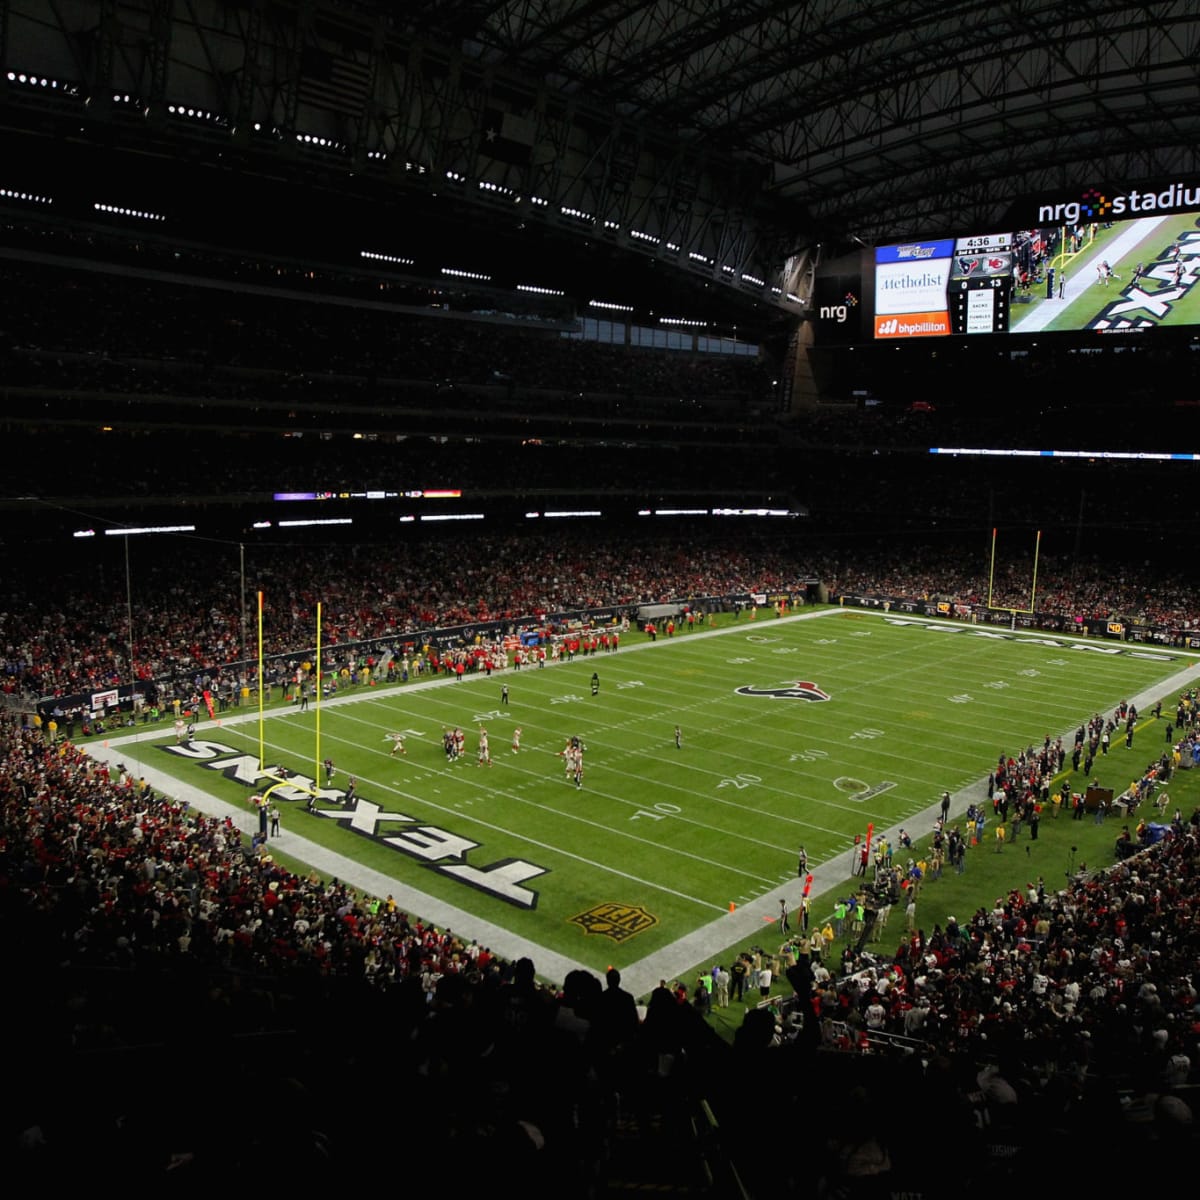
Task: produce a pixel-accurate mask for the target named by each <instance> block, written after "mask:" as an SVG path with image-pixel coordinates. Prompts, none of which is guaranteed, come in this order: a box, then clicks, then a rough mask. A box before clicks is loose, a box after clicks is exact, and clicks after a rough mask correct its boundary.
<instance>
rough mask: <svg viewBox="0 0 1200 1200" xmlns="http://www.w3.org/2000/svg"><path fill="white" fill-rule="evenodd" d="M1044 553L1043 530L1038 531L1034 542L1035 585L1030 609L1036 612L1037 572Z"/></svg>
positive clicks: (1032, 590) (1030, 593) (1031, 594)
mask: <svg viewBox="0 0 1200 1200" xmlns="http://www.w3.org/2000/svg"><path fill="white" fill-rule="evenodd" d="M1041 553H1042V531H1041V530H1040V529H1039V530H1038V531H1037V539H1036V541H1035V542H1034V543H1033V586H1032V587H1031V588H1030V589H1029V611H1030V612H1034V611H1035V610H1036V608H1037V603H1036V601H1037V573H1038V558H1039V556H1040V555H1041Z"/></svg>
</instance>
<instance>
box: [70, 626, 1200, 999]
mask: <svg viewBox="0 0 1200 1200" xmlns="http://www.w3.org/2000/svg"><path fill="white" fill-rule="evenodd" d="M725 620H726V624H724V625H722V626H720V627H718V628H716V629H709V630H704V631H702V632H693V633H689V634H677V635H676V636H675V637H673V638H669V639H668V638H665V637H659V638H658V640H657V641H656V642H653V643H651V642H649V641H647V640H645V638H644V635H642V634H640V633H638V632H636V631H633V630H631V631H630V633H629V634H628V635H627V637H626V638H625V639H624V640H623V643H622V646H621V649H620V650H619V651H617V652H616V653H609V654H600V655H594V656H588V657H578V658H576V659H575V660H574V661H572V662H561V663H557V664H553V665H550V666H547V667H546V668H545V669H541V670H539V669H536V668H531V667H525V668H523V669H521V670H519V671H516V670H507V671H504V672H502V673H497V674H494V675H492V676H490V677H488V676H482V675H481V676H477V677H476V676H468V677H467V678H465V679H464V680H463V681H462V682H456V681H454V680H453V679H445V680H443V679H437V680H428V681H423V682H417V683H410V684H407V685H396V686H392V687H375V688H365V687H360V688H358V689H357V690H355V691H352V692H350V693H348V694H343V695H340V696H337V697H336V698H333V699H328V700H325V701H323V702H322V703H321V704H319V705H318V704H316V703H315V702H314V703H313V704H312V705H311V706H310V707H309V709H308V710H307V711H304V712H301V711H299V710H298V709H297V708H296V707H295V706H284V707H277V708H274V709H269V710H267V712H266V714H265V716H264V717H263V718H262V719H261V721H260V717H259V714H258V713H257V711H254V712H248V711H247V710H246V709H244V708H243V709H242V710H240V711H236V712H235V711H233V710H231V712H229V713H227V714H224V716H223V717H221V718H220V719H219V720H216V721H211V722H205V723H204V724H203V725H201V726H199V727H198V730H197V735H196V738H195V741H194V742H193V743H192V744H191V745H180V744H177V742H176V738H175V736H174V733H173V732H168V733H167V734H166V736H164V732H163V731H159V732H156V733H149V732H142V731H138V732H136V733H134V734H132V735H128V736H126V737H123V738H113V739H111V740H110V742H108V743H107V744H106V746H105V748H104V749H101V748H99V747H95V746H93V747H92V749H93V751H94V752H96V753H98V754H101V755H102V756H104V757H107V758H109V759H110V760H112V761H114V762H115V761H117V760H120V761H122V762H124V763H127V764H132V765H131V770H132V771H133V773H134V774H135V775H136V774H139V773H140V774H144V775H145V776H146V778H147V779H148V780H149V781H150V782H151V783H152V784H154V785H155V786H159V787H162V788H163V789H164V790H166V791H168V792H169V793H173V794H182V795H186V796H188V797H191V798H192V801H193V803H195V804H196V805H197V807H200V808H203V809H205V810H207V811H215V812H225V811H232V812H236V813H237V814H238V817H239V820H240V823H242V824H243V826H244V827H245V828H247V829H249V828H251V827H252V826H253V827H256V824H257V822H256V818H255V817H254V815H253V813H252V810H251V807H250V804H249V797H250V796H251V795H252V794H256V793H262V792H264V790H265V789H266V788H268V787H270V786H271V785H273V784H275V783H277V782H278V780H279V778H280V777H281V776H280V774H279V772H278V771H277V767H279V766H283V767H285V768H286V769H287V771H288V773H289V778H288V779H287V780H286V782H285V783H284V785H283V786H282V787H278V788H275V790H273V791H272V792H271V793H270V799H271V800H272V801H273V802H274V803H276V804H277V806H278V807H279V809H280V812H281V826H282V835H281V837H280V838H278V839H276V840H273V841H271V842H270V843H269V848H271V849H273V850H275V851H276V852H278V853H280V854H283V855H287V856H288V857H289V858H293V859H298V860H300V861H303V862H312V863H315V864H316V865H317V866H318V867H319V868H320V869H321V870H322V872H323V873H324V872H329V873H333V874H338V875H339V877H341V878H343V879H347V880H348V881H350V882H351V883H355V884H356V885H357V886H362V887H365V888H367V889H368V890H370V891H373V892H374V893H375V894H377V895H386V894H387V893H392V894H394V895H395V896H396V898H397V900H398V902H399V903H401V906H402V907H405V908H406V909H407V910H408V911H411V912H413V913H414V914H416V915H421V916H424V917H426V918H429V919H432V920H435V921H436V922H437V923H439V924H442V925H445V924H449V925H451V926H452V927H453V928H454V929H455V931H456V932H459V933H460V934H462V935H463V936H466V937H478V938H479V940H480V941H481V942H485V943H487V944H489V945H491V946H492V948H493V949H495V950H497V951H498V952H500V953H503V954H516V953H528V954H530V955H531V957H533V958H534V961H535V963H536V964H537V966H538V969H539V970H540V971H541V972H543V973H544V974H547V975H549V976H551V977H561V970H560V969H559V968H561V967H563V966H564V964H567V965H569V964H578V965H580V966H583V967H586V968H588V969H590V970H593V971H597V972H603V970H604V969H605V967H606V966H608V965H609V964H612V963H616V964H618V965H620V966H621V968H622V970H623V971H624V972H626V974H627V975H628V980H627V982H628V983H629V984H631V985H633V986H634V987H635V989H637V990H640V985H641V984H642V983H644V982H645V981H646V980H649V983H648V984H646V986H647V987H652V986H653V984H654V983H655V982H657V979H658V978H659V977H663V976H669V975H672V974H675V973H676V972H677V971H678V970H679V969H681V968H682V967H685V966H690V965H691V964H693V963H696V962H700V961H702V960H704V959H705V958H706V957H709V956H711V955H712V954H714V953H716V952H717V951H718V950H720V949H723V948H725V947H727V946H732V945H742V946H744V945H746V944H748V943H747V939H754V938H755V937H757V936H759V931H760V930H761V929H762V928H763V926H764V925H765V924H766V923H768V922H769V921H770V920H772V919H773V918H774V917H775V916H776V915H777V912H778V902H779V899H780V898H786V899H787V901H788V905H789V908H793V909H794V908H795V907H796V905H797V904H798V902H799V899H800V895H801V889H802V886H803V881H802V880H800V879H798V878H797V856H798V851H799V849H800V847H801V846H802V845H803V846H804V847H805V849H806V851H807V854H808V861H809V869H810V871H811V872H812V875H813V884H812V895H813V897H814V899H813V911H814V914H815V915H818V916H823V915H824V914H825V913H826V912H827V911H828V907H829V900H828V899H826V901H825V902H824V903H822V899H821V897H822V894H823V893H824V892H827V891H828V890H829V889H831V888H834V887H836V886H838V885H839V884H840V883H842V882H844V880H845V879H846V878H847V877H848V876H849V874H850V851H851V847H852V845H853V840H854V836H855V835H856V834H862V835H865V834H866V832H867V828H868V825H870V826H873V830H874V833H875V835H876V836H878V835H879V834H880V833H889V832H890V833H895V832H896V831H897V830H898V829H899V828H900V827H907V829H908V831H909V832H910V833H911V834H912V835H913V837H914V838H921V837H924V836H926V835H927V834H928V833H929V830H930V827H931V825H932V818H933V815H934V813H935V812H936V806H937V802H938V800H939V798H940V796H941V794H942V792H943V791H944V790H949V791H950V792H952V793H954V794H955V806H954V811H955V812H956V813H958V812H961V810H962V809H963V808H964V807H965V805H966V795H965V789H969V788H975V789H977V788H978V785H979V781H980V780H981V779H982V778H983V777H985V776H986V774H987V772H988V770H989V768H990V767H991V766H992V765H993V764H994V762H995V760H996V757H997V755H998V754H1000V753H1001V752H1004V753H1005V754H1009V753H1012V754H1016V753H1017V752H1018V751H1019V750H1020V749H1021V748H1022V747H1024V746H1027V745H1029V744H1031V743H1035V744H1037V745H1039V746H1040V745H1041V742H1042V740H1043V738H1044V737H1045V735H1047V734H1049V735H1051V736H1052V737H1053V736H1057V735H1059V734H1063V735H1066V737H1065V740H1066V744H1067V746H1068V750H1069V748H1070V745H1071V737H1070V734H1071V733H1072V732H1073V730H1074V729H1075V727H1076V726H1077V725H1078V724H1079V722H1080V721H1081V720H1082V719H1085V718H1086V717H1087V716H1089V715H1090V714H1091V713H1092V712H1094V711H1096V712H1101V713H1107V712H1111V710H1112V709H1113V708H1114V707H1115V706H1116V705H1117V704H1118V703H1119V702H1120V701H1122V700H1136V701H1137V702H1138V703H1139V704H1142V703H1147V704H1148V703H1149V702H1150V701H1151V700H1152V698H1153V697H1156V696H1159V695H1162V696H1164V697H1166V698H1167V699H1170V698H1171V696H1172V692H1171V689H1174V688H1177V687H1178V686H1179V684H1180V680H1181V679H1182V678H1184V676H1183V674H1182V673H1183V672H1186V671H1192V672H1193V673H1194V670H1195V665H1196V664H1195V655H1192V654H1189V653H1187V652H1183V651H1177V650H1167V649H1163V648H1151V647H1143V646H1138V645H1134V644H1125V643H1121V642H1116V641H1095V640H1092V641H1089V640H1087V639H1070V638H1065V637H1054V636H1050V635H1044V634H1035V633H1024V632H1016V633H1014V632H1009V631H1007V630H1004V629H996V628H992V627H989V628H987V629H984V628H982V627H975V626H972V625H968V624H964V623H961V622H939V621H932V620H927V619H923V618H908V617H900V616H896V615H892V616H888V615H886V614H883V613H877V612H866V611H859V610H841V609H823V610H812V611H808V612H804V613H802V614H800V615H798V616H793V617H787V618H783V619H776V618H774V617H762V616H760V617H759V619H758V620H757V621H754V622H751V621H748V620H747V619H746V618H745V617H742V619H741V620H740V622H735V621H734V620H733V619H732V618H725ZM593 675H595V676H596V681H595V682H596V690H595V694H593ZM505 686H507V689H508V699H507V703H504V702H503V701H502V688H503V687H505ZM677 726H678V728H679V740H678V744H677V743H676V736H675V731H676V727H677ZM455 728H460V729H461V730H462V731H463V734H464V740H465V750H464V753H463V754H462V755H461V756H460V757H458V758H457V759H455V760H453V761H451V760H449V759H448V758H447V754H446V752H445V750H444V741H443V734H444V731H445V730H447V729H450V730H453V729H455ZM517 729H519V730H520V735H519V748H517V747H514V731H515V730H517ZM481 730H486V734H487V742H488V749H487V756H486V757H482V758H481V752H480V737H481ZM394 734H400V735H401V736H402V737H403V749H404V752H403V753H395V754H393V753H392V750H393V747H394V745H395V743H394V741H393V736H392V735H394ZM260 735H261V738H262V743H263V759H262V761H263V762H264V763H265V764H266V770H265V771H260V769H259V756H258V752H259V738H260ZM572 739H577V740H578V744H579V745H580V747H581V748H582V763H583V769H582V775H581V777H580V778H578V779H576V778H575V777H574V775H573V772H571V770H570V762H569V756H565V755H564V753H563V752H564V751H565V750H567V749H568V747H569V746H570V743H571V741H572ZM1139 749H1142V750H1143V753H1142V754H1141V755H1140V756H1139V757H1138V758H1137V763H1138V765H1139V767H1140V766H1144V765H1145V764H1144V763H1143V761H1142V760H1143V758H1144V759H1145V760H1146V761H1147V762H1148V761H1153V759H1154V758H1155V757H1157V755H1158V754H1159V753H1160V752H1161V746H1160V745H1159V744H1158V743H1157V742H1156V741H1154V740H1152V739H1150V738H1149V737H1148V736H1147V740H1146V744H1145V746H1144V748H1143V747H1139ZM325 758H330V759H332V760H333V762H334V764H335V767H334V772H335V773H334V775H333V778H332V779H331V780H328V781H327V780H326V772H325V770H324V768H323V767H321V766H320V764H321V762H322V760H324V759H325ZM488 759H490V762H489V761H488ZM1130 766H1131V763H1130V760H1129V759H1127V758H1124V757H1123V756H1120V755H1114V756H1112V757H1111V758H1106V759H1104V760H1102V761H1099V762H1098V763H1097V765H1096V768H1095V770H1094V772H1093V774H1094V775H1096V776H1097V777H1098V778H1099V781H1100V783H1101V784H1102V785H1103V786H1106V787H1114V788H1115V789H1116V790H1117V791H1118V792H1120V791H1122V790H1123V789H1124V788H1125V787H1126V786H1127V785H1128V783H1129V779H1130ZM1106 770H1108V771H1109V772H1110V774H1111V775H1112V777H1111V778H1108V777H1105V771H1106ZM351 776H353V777H354V778H355V780H356V786H355V790H354V795H353V797H352V799H351V801H350V803H349V804H347V803H346V802H345V793H346V788H347V785H348V782H349V779H350V777H351ZM314 782H315V785H316V787H315V790H316V792H317V795H316V796H315V797H313V795H312V791H313V790H314V788H313V786H312V785H313V784H314ZM181 786H182V788H183V789H184V790H183V791H181ZM731 906H732V911H731Z"/></svg>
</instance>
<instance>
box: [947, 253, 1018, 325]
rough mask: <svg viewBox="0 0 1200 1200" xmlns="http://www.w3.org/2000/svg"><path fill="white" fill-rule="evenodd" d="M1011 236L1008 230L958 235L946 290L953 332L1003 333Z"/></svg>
mask: <svg viewBox="0 0 1200 1200" xmlns="http://www.w3.org/2000/svg"><path fill="white" fill-rule="evenodd" d="M1012 281H1013V254H1012V238H1011V236H1010V235H1009V234H1007V233H994V234H986V235H983V236H978V237H966V238H959V239H958V240H957V241H956V242H955V244H954V257H953V260H952V261H951V264H950V280H949V284H948V286H947V289H946V293H947V294H946V300H947V307H948V309H949V316H950V331H951V332H952V333H966V334H970V333H1006V332H1007V331H1008V306H1009V299H1010V296H1011V293H1012Z"/></svg>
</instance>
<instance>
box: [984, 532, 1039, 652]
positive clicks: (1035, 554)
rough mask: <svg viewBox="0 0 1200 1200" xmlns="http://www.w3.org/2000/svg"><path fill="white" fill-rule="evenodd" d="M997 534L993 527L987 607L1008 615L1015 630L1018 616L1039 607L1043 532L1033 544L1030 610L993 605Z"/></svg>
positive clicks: (1005, 605)
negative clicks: (1038, 589) (1038, 581)
mask: <svg viewBox="0 0 1200 1200" xmlns="http://www.w3.org/2000/svg"><path fill="white" fill-rule="evenodd" d="M997 534H998V530H997V529H996V528H995V527H993V529H992V555H991V562H990V563H989V565H988V591H987V607H988V608H989V609H998V610H999V611H1000V612H1006V613H1008V614H1009V616H1010V618H1011V620H1012V627H1013V628H1014V629H1015V628H1016V622H1017V614H1018V613H1024V614H1028V613H1032V612H1034V611H1035V609H1036V606H1037V577H1038V564H1039V561H1040V559H1041V553H1042V531H1041V530H1040V529H1039V530H1038V531H1037V537H1036V538H1035V539H1034V543H1033V580H1032V582H1031V584H1030V588H1029V607H1028V608H1016V607H1014V606H1011V605H1007V604H993V603H992V600H993V597H994V595H995V578H996V538H997Z"/></svg>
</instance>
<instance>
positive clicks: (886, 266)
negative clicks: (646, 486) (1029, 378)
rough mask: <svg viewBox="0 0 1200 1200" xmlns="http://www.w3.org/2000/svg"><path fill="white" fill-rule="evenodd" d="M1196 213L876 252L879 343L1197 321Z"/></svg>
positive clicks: (1199, 239) (1199, 261)
mask: <svg viewBox="0 0 1200 1200" xmlns="http://www.w3.org/2000/svg"><path fill="white" fill-rule="evenodd" d="M1198 280H1200V216H1198V214H1196V213H1194V212H1191V213H1172V214H1167V215H1163V214H1158V213H1155V214H1154V215H1146V216H1142V217H1138V218H1135V219H1133V220H1124V221H1111V220H1106V221H1088V220H1077V221H1073V222H1069V223H1064V224H1053V225H1044V226H1042V227H1040V228H1035V229H1019V230H1013V231H1011V232H1007V233H988V234H978V235H975V236H970V237H955V238H933V239H929V240H922V241H910V242H901V243H899V244H897V245H893V246H880V247H878V248H877V249H876V251H875V280H874V282H875V311H874V321H875V332H874V336H875V338H876V340H888V339H896V338H914V337H949V336H952V335H971V334H979V333H1022V334H1029V333H1040V332H1042V331H1047V332H1049V331H1056V330H1076V331H1086V330H1093V331H1095V332H1097V333H1129V332H1138V331H1141V330H1146V329H1156V328H1161V327H1169V326H1182V325H1196V324H1200V288H1197V287H1196V284H1197V281H1198Z"/></svg>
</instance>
